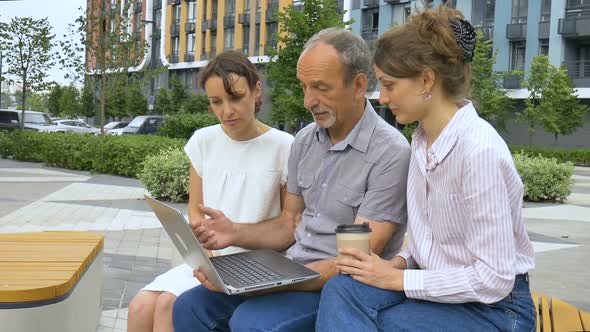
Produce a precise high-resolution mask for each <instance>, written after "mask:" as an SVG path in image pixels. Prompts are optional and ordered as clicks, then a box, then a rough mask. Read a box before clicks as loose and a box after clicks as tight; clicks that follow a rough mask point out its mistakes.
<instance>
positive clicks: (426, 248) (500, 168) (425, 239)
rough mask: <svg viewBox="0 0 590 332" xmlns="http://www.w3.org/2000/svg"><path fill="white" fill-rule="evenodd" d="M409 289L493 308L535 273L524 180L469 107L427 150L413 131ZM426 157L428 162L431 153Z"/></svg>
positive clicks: (422, 138)
mask: <svg viewBox="0 0 590 332" xmlns="http://www.w3.org/2000/svg"><path fill="white" fill-rule="evenodd" d="M411 152H412V155H411V158H410V169H409V173H408V187H407V205H408V230H407V236H408V245H407V247H406V248H405V249H404V250H402V252H400V253H399V256H401V257H403V258H405V259H406V261H407V263H408V269H407V270H405V272H404V291H405V293H406V295H407V296H408V297H409V298H415V299H422V300H428V301H433V302H443V303H465V302H482V303H494V302H497V301H499V300H501V299H503V298H504V297H506V296H507V295H508V294H509V293H510V291H511V290H512V287H513V285H514V279H515V275H516V274H521V273H525V272H527V271H528V270H529V269H532V268H533V267H534V265H535V262H534V251H533V247H532V245H531V242H530V240H529V238H528V235H527V233H526V230H525V227H524V223H523V221H522V216H521V212H522V197H523V187H524V186H523V183H522V181H521V179H520V177H519V175H518V173H517V171H516V168H515V166H514V162H513V160H512V156H511V154H510V151H509V150H508V147H507V146H506V143H505V142H504V141H503V140H502V138H501V137H500V135H498V133H497V132H496V131H495V130H494V128H493V127H492V126H491V125H490V124H488V123H487V122H485V121H484V120H482V119H481V118H480V117H479V116H478V115H477V113H476V111H475V109H474V108H473V105H472V104H471V103H470V102H469V103H467V104H466V105H465V106H463V107H462V108H461V109H460V110H459V111H458V112H457V113H456V114H455V116H454V117H453V118H452V119H451V121H450V122H449V123H448V125H447V126H446V128H445V129H444V130H443V132H442V133H441V134H440V136H439V137H438V138H437V139H436V141H435V142H434V144H433V145H432V147H431V148H430V149H429V150H428V152H427V151H426V136H425V133H424V131H423V130H422V128H420V127H419V128H418V129H417V130H416V131H415V132H414V134H413V140H412V145H411ZM427 153H428V158H427V157H426V154H427Z"/></svg>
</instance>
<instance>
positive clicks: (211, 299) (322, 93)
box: [173, 28, 410, 331]
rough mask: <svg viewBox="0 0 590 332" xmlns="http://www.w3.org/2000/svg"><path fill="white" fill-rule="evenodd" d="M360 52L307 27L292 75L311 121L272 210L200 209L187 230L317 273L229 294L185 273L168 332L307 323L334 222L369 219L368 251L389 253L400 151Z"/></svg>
mask: <svg viewBox="0 0 590 332" xmlns="http://www.w3.org/2000/svg"><path fill="white" fill-rule="evenodd" d="M370 58H371V57H370V53H369V49H368V47H367V45H366V43H365V42H364V41H363V40H362V39H361V38H360V37H359V36H356V35H354V34H353V33H351V32H349V31H346V30H343V29H336V28H329V29H325V30H322V31H320V32H319V33H317V34H316V35H314V36H313V37H312V38H311V39H310V40H309V41H308V42H307V43H306V45H305V47H304V50H303V52H302V53H301V56H300V57H299V61H298V63H297V78H298V79H299V81H300V83H301V88H302V89H303V92H304V94H305V102H304V103H305V107H306V108H307V109H308V110H309V111H310V112H311V113H312V115H313V117H314V120H315V122H314V123H312V124H310V125H308V126H307V127H305V128H304V129H302V130H301V131H300V132H299V133H298V134H297V136H296V138H295V142H294V143H293V146H292V149H291V155H290V158H289V165H288V170H289V175H288V180H287V195H286V198H285V201H284V204H283V210H282V213H281V215H280V216H279V217H278V218H275V219H272V220H267V221H263V222H261V223H258V224H240V223H239V222H232V221H230V220H228V218H226V217H225V216H224V215H223V213H222V212H221V211H217V210H213V209H210V208H203V209H202V210H203V212H204V213H205V214H207V215H208V216H210V217H211V219H210V220H208V221H206V222H203V223H202V224H201V226H199V227H197V228H196V229H195V234H196V235H197V236H198V237H199V240H200V241H201V242H202V243H204V246H205V247H206V248H208V249H220V248H225V247H227V246H239V247H243V248H249V249H259V248H270V249H275V250H285V249H287V248H288V250H287V256H288V257H289V258H291V259H293V260H294V261H296V262H299V263H302V264H305V265H306V266H307V267H308V268H310V269H312V270H314V271H317V272H319V273H320V274H321V277H320V278H318V279H315V280H313V281H309V282H305V283H301V284H296V285H291V286H287V287H284V288H281V289H278V290H274V291H270V292H269V291H266V292H259V293H257V294H251V295H250V296H240V295H233V296H229V295H226V294H223V293H219V292H216V289H215V286H214V285H213V284H212V283H211V282H209V281H208V280H207V279H206V277H205V276H204V275H203V274H202V273H200V272H198V271H195V276H197V278H198V279H199V280H200V281H201V283H202V285H201V286H199V287H196V288H193V289H191V290H189V291H187V292H185V293H184V294H182V295H181V296H180V297H179V298H178V299H177V301H176V303H175V304H174V314H173V319H174V328H175V330H176V331H210V330H211V331H230V330H231V331H270V330H272V331H307V330H314V326H315V319H316V314H317V310H318V304H319V300H320V294H321V288H322V286H323V285H324V284H325V283H326V281H327V280H329V279H330V278H332V277H333V276H334V275H336V274H337V269H336V266H335V264H334V257H335V256H337V254H338V252H337V248H336V238H335V232H334V229H335V228H336V226H338V225H341V224H353V223H357V224H361V223H365V222H366V223H369V225H370V227H371V229H372V233H371V239H370V244H371V251H372V252H374V253H376V254H379V255H381V256H383V257H387V258H391V257H393V256H394V255H395V254H396V253H397V252H398V251H399V249H400V247H401V245H402V242H403V236H404V233H405V222H406V198H405V197H406V179H407V172H408V163H409V156H410V151H409V145H408V142H407V140H406V139H405V138H404V137H403V136H402V135H401V134H400V133H399V132H398V131H397V130H396V129H394V128H393V127H391V126H389V125H388V124H387V123H386V122H385V121H383V120H382V119H381V118H380V117H379V116H378V115H377V114H376V113H375V111H374V109H373V107H372V106H371V104H370V103H369V102H368V101H367V100H366V98H365V92H366V89H367V84H368V73H369V70H370V67H371V60H370Z"/></svg>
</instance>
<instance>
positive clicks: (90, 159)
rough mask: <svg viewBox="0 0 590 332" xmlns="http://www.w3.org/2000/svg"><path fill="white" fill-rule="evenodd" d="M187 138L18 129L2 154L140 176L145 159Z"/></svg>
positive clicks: (4, 139) (4, 141) (0, 142)
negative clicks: (41, 131)
mask: <svg viewBox="0 0 590 332" xmlns="http://www.w3.org/2000/svg"><path fill="white" fill-rule="evenodd" d="M185 144H186V141H185V140H178V139H171V138H167V137H160V136H153V135H123V136H110V135H108V136H107V135H105V136H93V135H80V134H74V133H40V132H35V131H26V130H25V131H22V130H15V131H13V132H11V133H8V134H3V136H1V139H0V156H2V157H5V158H14V159H17V160H23V161H34V162H44V163H45V164H46V165H48V166H55V167H62V168H69V169H78V170H86V171H91V172H99V173H105V174H114V175H122V176H128V177H136V176H137V174H138V173H139V172H141V170H142V168H143V166H142V162H143V160H144V159H145V158H146V157H148V156H150V155H154V154H158V153H159V152H160V151H161V150H164V149H166V148H169V147H176V148H180V147H182V146H184V145H185Z"/></svg>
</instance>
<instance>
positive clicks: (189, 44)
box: [186, 33, 195, 55]
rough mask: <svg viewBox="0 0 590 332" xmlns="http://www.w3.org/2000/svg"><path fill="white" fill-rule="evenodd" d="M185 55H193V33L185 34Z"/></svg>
mask: <svg viewBox="0 0 590 332" xmlns="http://www.w3.org/2000/svg"><path fill="white" fill-rule="evenodd" d="M186 53H187V54H191V55H195V34H194V33H187V34H186Z"/></svg>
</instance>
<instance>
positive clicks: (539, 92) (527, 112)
mask: <svg viewBox="0 0 590 332" xmlns="http://www.w3.org/2000/svg"><path fill="white" fill-rule="evenodd" d="M550 67H551V64H550V63H549V57H548V56H546V55H538V56H536V57H534V58H533V62H532V63H531V71H530V73H529V76H528V78H526V79H525V80H524V81H523V83H522V86H523V87H524V88H526V89H528V91H529V96H528V98H527V99H525V108H524V110H523V111H522V112H520V113H519V114H517V117H516V120H517V121H519V122H525V123H527V124H528V126H529V128H528V131H529V145H533V137H534V135H535V133H536V125H537V124H539V123H541V121H542V120H541V119H542V117H543V112H542V106H541V101H542V98H543V90H544V89H545V87H546V86H547V85H548V84H549V80H550V79H551V76H550V74H549V71H550Z"/></svg>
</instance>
